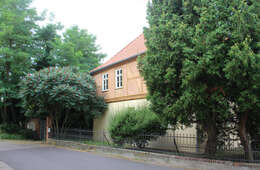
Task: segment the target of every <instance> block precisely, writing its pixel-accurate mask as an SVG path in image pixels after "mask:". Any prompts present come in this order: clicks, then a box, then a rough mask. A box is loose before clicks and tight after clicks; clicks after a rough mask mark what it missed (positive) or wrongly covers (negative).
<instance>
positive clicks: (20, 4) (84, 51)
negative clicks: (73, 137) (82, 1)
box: [0, 0, 104, 124]
mask: <svg viewBox="0 0 260 170" xmlns="http://www.w3.org/2000/svg"><path fill="white" fill-rule="evenodd" d="M31 3H32V0H1V1H0V23H1V24H0V123H1V122H5V123H10V124H11V123H14V124H25V123H26V121H27V120H26V119H27V118H26V117H25V116H24V112H23V111H24V109H23V108H22V106H21V98H20V97H19V95H18V94H19V91H20V86H19V84H20V81H21V80H22V79H23V78H24V77H25V76H26V74H28V73H33V72H34V71H35V70H36V71H38V70H41V69H44V68H47V67H50V66H54V67H64V66H73V67H74V68H76V69H75V70H80V71H82V72H87V71H90V70H91V69H93V68H94V67H96V66H97V65H98V64H99V62H100V60H101V59H102V58H103V57H104V54H101V53H100V52H99V50H100V48H99V47H98V46H97V45H96V44H95V43H96V41H95V40H96V39H95V36H94V35H92V34H90V33H88V32H87V31H86V30H81V29H79V28H78V27H77V26H75V27H72V28H69V29H67V30H66V31H65V33H64V36H60V35H59V31H60V32H61V31H62V25H61V24H60V23H52V24H48V23H47V24H46V25H44V26H40V24H39V21H43V20H45V13H42V14H41V15H38V14H37V12H36V9H35V8H32V7H31ZM81 120H82V119H81Z"/></svg>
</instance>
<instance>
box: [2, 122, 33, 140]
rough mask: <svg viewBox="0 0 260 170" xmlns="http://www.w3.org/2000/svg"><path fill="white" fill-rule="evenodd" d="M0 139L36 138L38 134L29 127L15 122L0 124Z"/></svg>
mask: <svg viewBox="0 0 260 170" xmlns="http://www.w3.org/2000/svg"><path fill="white" fill-rule="evenodd" d="M0 135H1V137H0V138H1V139H33V140H36V139H38V135H37V133H36V132H35V131H32V130H31V129H25V128H23V127H20V126H19V125H16V124H7V123H4V124H0Z"/></svg>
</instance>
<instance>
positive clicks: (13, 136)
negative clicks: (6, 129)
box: [0, 133, 25, 140]
mask: <svg viewBox="0 0 260 170" xmlns="http://www.w3.org/2000/svg"><path fill="white" fill-rule="evenodd" d="M0 139H9V140H24V139H25V138H24V136H22V135H18V134H8V133H0Z"/></svg>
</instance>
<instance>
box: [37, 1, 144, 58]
mask: <svg viewBox="0 0 260 170" xmlns="http://www.w3.org/2000/svg"><path fill="white" fill-rule="evenodd" d="M147 2H148V0H34V2H33V5H32V6H33V7H36V8H37V10H38V11H39V12H41V11H43V10H44V9H47V10H48V12H52V13H54V15H55V21H57V22H61V23H62V24H63V25H64V26H65V28H68V27H70V26H73V25H78V26H79V27H80V28H81V29H87V30H88V31H89V32H90V33H92V34H94V35H96V36H97V44H99V45H100V46H101V48H102V50H101V51H102V52H103V53H106V54H107V55H108V57H107V58H110V57H112V56H113V55H115V54H116V53H117V52H118V51H119V50H121V49H122V48H124V47H125V46H126V45H127V44H128V43H129V42H131V41H132V40H133V39H135V38H136V37H137V36H138V35H140V34H141V33H142V31H143V27H144V26H147V22H146V5H147ZM107 58H106V60H107Z"/></svg>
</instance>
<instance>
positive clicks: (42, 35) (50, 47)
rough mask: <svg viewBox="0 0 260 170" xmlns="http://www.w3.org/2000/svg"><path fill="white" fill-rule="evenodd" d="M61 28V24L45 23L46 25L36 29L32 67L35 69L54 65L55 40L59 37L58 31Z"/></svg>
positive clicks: (55, 63)
mask: <svg viewBox="0 0 260 170" xmlns="http://www.w3.org/2000/svg"><path fill="white" fill-rule="evenodd" d="M61 29H62V26H61V24H47V25H46V26H43V27H40V28H38V29H37V31H36V33H35V35H34V40H35V48H36V53H35V56H36V57H35V61H34V63H33V67H34V69H35V70H36V71H39V70H41V69H44V68H47V67H50V66H55V65H57V62H56V61H55V55H54V54H55V53H54V51H55V50H56V46H57V41H58V40H59V39H60V38H61V37H60V36H59V35H58V31H60V30H61Z"/></svg>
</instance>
